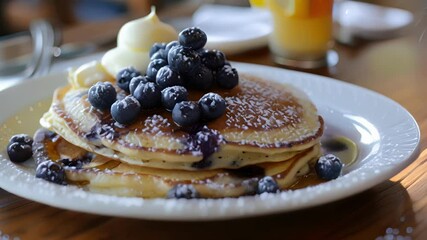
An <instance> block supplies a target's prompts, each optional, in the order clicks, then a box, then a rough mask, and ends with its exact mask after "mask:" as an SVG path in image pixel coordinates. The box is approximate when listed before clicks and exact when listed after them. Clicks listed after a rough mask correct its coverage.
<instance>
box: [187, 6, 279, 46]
mask: <svg viewBox="0 0 427 240" xmlns="http://www.w3.org/2000/svg"><path fill="white" fill-rule="evenodd" d="M192 25H194V26H198V27H200V28H201V29H203V30H204V31H205V32H206V34H207V35H208V42H207V44H206V46H207V47H208V48H213V49H220V50H221V51H223V52H225V53H226V54H236V53H240V52H244V51H247V50H250V49H255V48H260V47H264V46H266V45H267V42H268V36H269V35H270V33H271V31H272V26H271V24H270V14H269V12H267V11H265V10H263V9H256V8H249V7H239V6H226V5H213V4H206V5H203V6H201V7H200V8H199V9H198V10H197V11H196V12H195V13H194V14H193V17H192Z"/></svg>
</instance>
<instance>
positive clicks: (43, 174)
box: [36, 160, 67, 185]
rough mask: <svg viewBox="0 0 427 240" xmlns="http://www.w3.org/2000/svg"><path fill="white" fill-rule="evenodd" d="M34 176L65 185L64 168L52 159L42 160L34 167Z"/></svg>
mask: <svg viewBox="0 0 427 240" xmlns="http://www.w3.org/2000/svg"><path fill="white" fill-rule="evenodd" d="M36 177H37V178H41V179H44V180H46V181H49V182H53V183H57V184H61V185H66V184H67V183H66V179H65V170H64V168H62V166H61V165H59V164H58V163H55V162H52V161H50V160H49V161H44V162H42V163H40V164H39V165H38V166H37V168H36Z"/></svg>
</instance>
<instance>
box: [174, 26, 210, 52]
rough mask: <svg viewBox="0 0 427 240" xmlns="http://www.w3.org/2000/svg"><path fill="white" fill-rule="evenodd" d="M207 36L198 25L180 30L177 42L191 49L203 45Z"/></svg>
mask: <svg viewBox="0 0 427 240" xmlns="http://www.w3.org/2000/svg"><path fill="white" fill-rule="evenodd" d="M207 40H208V37H207V36H206V33H205V32H203V31H202V30H200V28H198V27H190V28H186V29H184V30H182V31H181V32H180V33H179V35H178V41H179V43H180V44H181V45H182V46H184V47H186V48H191V49H193V50H197V49H200V48H202V47H204V46H205V44H206V42H207Z"/></svg>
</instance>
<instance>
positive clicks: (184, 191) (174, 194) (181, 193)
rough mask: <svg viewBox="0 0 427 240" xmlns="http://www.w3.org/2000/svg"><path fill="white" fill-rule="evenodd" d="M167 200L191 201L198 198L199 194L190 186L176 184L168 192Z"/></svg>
mask: <svg viewBox="0 0 427 240" xmlns="http://www.w3.org/2000/svg"><path fill="white" fill-rule="evenodd" d="M166 197H167V198H169V199H171V198H176V199H180V198H184V199H192V198H199V197H200V196H199V193H198V192H197V190H196V189H195V188H194V186H193V185H191V184H177V185H175V186H174V187H173V188H172V189H171V190H169V192H168V194H167V196H166Z"/></svg>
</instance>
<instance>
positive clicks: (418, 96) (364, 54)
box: [0, 0, 427, 239]
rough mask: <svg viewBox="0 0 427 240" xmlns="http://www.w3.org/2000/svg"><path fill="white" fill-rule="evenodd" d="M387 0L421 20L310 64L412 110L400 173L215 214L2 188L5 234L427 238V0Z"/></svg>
mask: <svg viewBox="0 0 427 240" xmlns="http://www.w3.org/2000/svg"><path fill="white" fill-rule="evenodd" d="M377 2H379V1H377ZM381 3H384V4H388V5H390V4H394V5H393V6H398V7H402V8H406V9H409V10H411V11H412V12H414V14H415V15H414V16H415V19H414V23H413V25H412V26H411V27H410V29H409V30H408V31H406V32H405V34H404V35H402V36H399V37H395V38H392V39H386V40H381V41H361V42H359V43H358V44H357V45H355V46H351V47H350V46H346V45H342V44H336V46H335V49H336V50H337V52H338V53H339V57H340V61H339V63H338V64H337V65H336V66H334V67H331V68H322V69H317V70H313V71H310V72H312V73H315V74H320V75H325V76H330V77H333V78H336V79H340V80H342V81H344V82H349V83H353V84H357V85H360V86H362V87H365V88H369V89H372V90H374V91H377V92H379V93H381V94H384V95H386V96H387V97H389V98H391V99H394V100H395V101H397V102H399V103H400V104H401V105H402V106H403V107H405V108H406V109H408V110H409V112H411V114H412V115H413V116H414V117H415V119H416V121H417V122H418V124H419V126H420V129H421V143H420V148H419V149H420V156H419V157H418V158H417V159H415V160H414V162H413V163H412V164H411V165H410V166H409V167H407V168H406V169H404V170H403V171H402V172H400V173H399V174H398V175H396V176H394V177H393V178H391V179H389V180H387V181H384V182H383V183H381V184H379V185H378V186H375V187H373V188H372V189H369V190H367V191H364V192H362V193H360V194H357V195H355V196H352V197H349V198H346V199H343V200H340V201H337V202H333V203H330V204H326V205H322V206H319V207H314V208H310V209H305V210H301V211H296V212H291V213H284V214H276V215H269V216H264V217H256V218H247V219H239V220H229V221H214V222H167V221H148V220H136V219H127V218H119V217H106V216H99V215H93V214H86V213H80V212H74V211H67V210H62V209H58V208H54V207H49V206H46V205H43V204H40V203H37V202H33V201H29V200H26V199H24V198H20V197H17V196H15V195H12V194H10V193H8V192H6V191H4V190H2V189H0V239H2V237H9V238H10V239H13V238H15V237H16V238H20V239H68V238H78V239H133V238H138V239H193V238H197V239H343V238H346V239H377V238H381V237H383V238H384V239H427V138H426V133H427V105H426V102H427V97H426V96H427V32H426V28H427V8H426V7H427V1H425V0H416V1H415V0H413V1H403V0H400V1H381ZM103 25H105V23H104V24H103ZM118 26H120V25H119V24H117V22H116V23H115V24H114V23H111V24H110V27H109V28H100V27H96V28H97V29H110V31H113V32H114V33H115V32H117V30H118ZM87 28H88V27H87V26H86V28H83V29H86V30H82V28H75V29H72V30H70V31H69V33H70V32H71V33H72V34H69V35H67V34H65V39H66V40H67V39H68V40H70V39H73V36H75V34H78V35H79V36H83V35H85V34H83V32H84V31H88V29H87ZM89 28H90V27H89ZM92 29H93V28H92ZM90 31H91V30H90ZM98 31H99V30H98ZM92 36H93V35H92ZM88 38H89V36H88ZM70 41H71V40H70ZM270 57H271V56H270V54H269V52H268V49H267V48H264V49H258V50H253V51H250V52H246V53H244V54H240V55H236V56H230V57H229V59H230V60H233V61H241V62H250V63H257V64H264V65H272V66H274V63H273V62H272V61H271V58H270ZM393 237H394V238H393ZM399 237H400V238H399Z"/></svg>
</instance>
